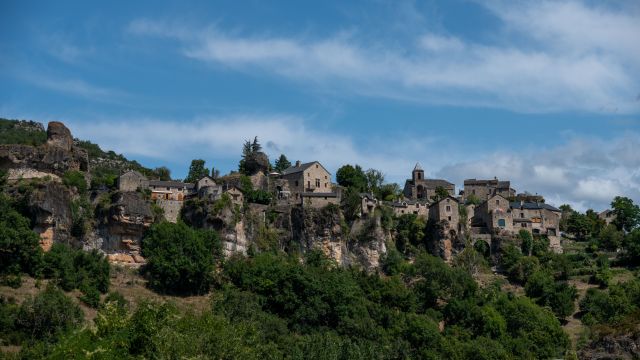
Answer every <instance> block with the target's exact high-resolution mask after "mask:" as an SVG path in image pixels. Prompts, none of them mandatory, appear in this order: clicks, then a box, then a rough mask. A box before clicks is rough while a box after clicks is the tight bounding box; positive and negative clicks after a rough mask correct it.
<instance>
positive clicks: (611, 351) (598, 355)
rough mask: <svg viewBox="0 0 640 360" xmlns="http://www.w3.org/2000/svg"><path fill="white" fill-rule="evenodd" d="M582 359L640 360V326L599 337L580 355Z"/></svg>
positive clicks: (581, 351) (583, 349)
mask: <svg viewBox="0 0 640 360" xmlns="http://www.w3.org/2000/svg"><path fill="white" fill-rule="evenodd" d="M578 356H579V358H580V359H640V326H638V325H636V326H635V328H634V329H627V330H626V331H614V332H612V333H610V334H607V335H599V336H598V338H597V339H595V340H593V341H591V342H590V343H589V344H587V346H585V347H584V348H582V349H581V350H580V352H579V353H578Z"/></svg>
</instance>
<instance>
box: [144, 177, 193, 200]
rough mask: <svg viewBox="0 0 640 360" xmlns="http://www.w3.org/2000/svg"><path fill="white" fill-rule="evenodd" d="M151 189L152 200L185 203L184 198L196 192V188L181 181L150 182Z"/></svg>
mask: <svg viewBox="0 0 640 360" xmlns="http://www.w3.org/2000/svg"><path fill="white" fill-rule="evenodd" d="M149 189H150V190H151V199H152V200H158V199H162V200H176V201H184V198H185V197H186V196H187V195H190V194H191V193H192V192H193V191H194V190H195V186H194V184H190V183H183V182H179V181H161V180H150V181H149Z"/></svg>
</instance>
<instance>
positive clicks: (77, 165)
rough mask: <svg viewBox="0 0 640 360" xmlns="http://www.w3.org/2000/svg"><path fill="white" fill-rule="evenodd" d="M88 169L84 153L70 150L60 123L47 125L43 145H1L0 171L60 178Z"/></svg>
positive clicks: (68, 136)
mask: <svg viewBox="0 0 640 360" xmlns="http://www.w3.org/2000/svg"><path fill="white" fill-rule="evenodd" d="M88 168H89V157H88V155H87V152H86V150H84V149H81V148H79V147H76V146H73V137H72V136H71V132H70V131H69V129H67V128H66V127H65V126H64V124H62V123H60V122H51V123H49V126H48V128H47V143H45V144H43V145H40V146H30V145H0V169H2V170H9V169H32V170H36V171H39V172H44V173H51V174H55V175H58V176H62V175H64V173H65V172H67V171H69V170H79V171H87V170H88ZM23 171H24V170H23Z"/></svg>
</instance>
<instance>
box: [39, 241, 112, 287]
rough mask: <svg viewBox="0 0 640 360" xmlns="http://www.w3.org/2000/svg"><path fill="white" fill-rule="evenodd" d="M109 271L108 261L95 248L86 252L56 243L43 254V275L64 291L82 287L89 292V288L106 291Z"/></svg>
mask: <svg viewBox="0 0 640 360" xmlns="http://www.w3.org/2000/svg"><path fill="white" fill-rule="evenodd" d="M110 271H111V268H110V266H109V262H108V261H107V259H106V258H105V257H104V256H102V255H101V254H100V253H98V252H97V251H96V250H93V251H91V252H86V251H82V250H76V249H73V248H71V247H70V246H69V245H66V244H60V243H56V244H53V246H52V247H51V250H50V251H49V252H47V253H45V255H44V265H43V274H44V276H45V277H46V278H49V279H53V280H54V281H55V282H56V283H57V284H58V285H59V286H60V287H61V288H62V289H64V290H66V291H71V290H73V289H80V290H83V289H84V290H86V291H87V292H90V291H92V290H89V288H93V289H94V290H97V291H99V292H102V293H106V292H107V291H108V290H109V280H110V277H109V274H110Z"/></svg>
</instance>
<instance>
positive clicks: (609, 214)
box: [598, 209, 616, 225]
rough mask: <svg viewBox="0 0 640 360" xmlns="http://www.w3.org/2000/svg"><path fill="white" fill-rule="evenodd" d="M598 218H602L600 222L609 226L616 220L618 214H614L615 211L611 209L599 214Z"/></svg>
mask: <svg viewBox="0 0 640 360" xmlns="http://www.w3.org/2000/svg"><path fill="white" fill-rule="evenodd" d="M598 218H600V220H603V221H604V222H605V224H607V225H609V224H611V223H612V222H613V220H615V219H616V214H615V213H614V212H613V210H610V209H609V210H605V211H603V212H601V213H599V214H598Z"/></svg>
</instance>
